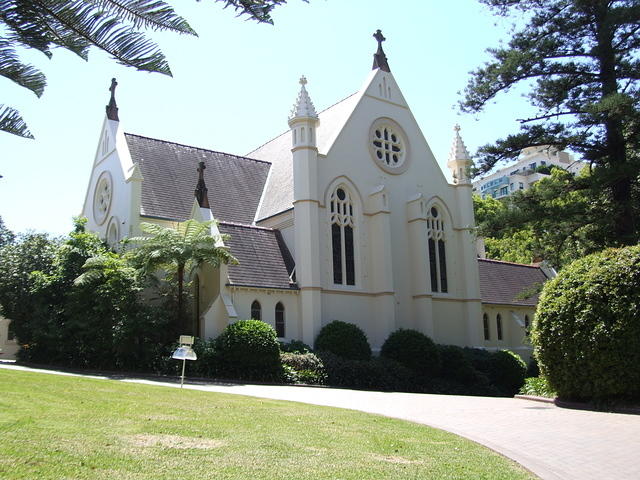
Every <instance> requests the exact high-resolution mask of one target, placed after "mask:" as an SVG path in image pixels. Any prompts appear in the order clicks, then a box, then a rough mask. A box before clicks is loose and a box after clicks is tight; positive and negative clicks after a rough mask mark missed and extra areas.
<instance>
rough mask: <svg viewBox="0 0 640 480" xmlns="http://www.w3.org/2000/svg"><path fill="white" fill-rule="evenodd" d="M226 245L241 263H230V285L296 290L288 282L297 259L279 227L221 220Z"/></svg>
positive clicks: (220, 228)
mask: <svg viewBox="0 0 640 480" xmlns="http://www.w3.org/2000/svg"><path fill="white" fill-rule="evenodd" d="M218 229H219V230H220V233H222V234H227V235H230V238H229V240H226V241H225V244H226V245H227V246H228V247H229V248H230V249H231V253H232V254H233V256H234V257H236V258H237V259H238V262H240V263H239V264H238V265H229V282H230V284H231V285H237V286H249V287H265V288H285V289H295V288H297V286H296V285H295V284H292V283H290V282H289V276H290V275H291V272H293V267H294V261H293V257H292V256H291V253H290V252H289V249H288V248H287V246H286V245H285V243H284V240H283V238H282V234H281V233H280V231H279V230H273V229H270V228H262V227H253V226H250V225H239V224H233V223H226V222H220V224H219V225H218Z"/></svg>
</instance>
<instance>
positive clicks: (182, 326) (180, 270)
mask: <svg viewBox="0 0 640 480" xmlns="http://www.w3.org/2000/svg"><path fill="white" fill-rule="evenodd" d="M183 290H184V265H178V329H179V331H180V332H179V335H182V334H183V333H187V332H185V330H184V329H185V327H186V325H185V321H184V311H183V310H184V308H183V304H184V302H183V298H182V297H183Z"/></svg>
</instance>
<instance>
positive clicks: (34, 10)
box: [0, 0, 51, 58]
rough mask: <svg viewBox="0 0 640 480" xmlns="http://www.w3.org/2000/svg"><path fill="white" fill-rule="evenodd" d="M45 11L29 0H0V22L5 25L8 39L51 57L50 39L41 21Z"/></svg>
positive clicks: (44, 16) (45, 26)
mask: <svg viewBox="0 0 640 480" xmlns="http://www.w3.org/2000/svg"><path fill="white" fill-rule="evenodd" d="M44 18H46V12H44V10H43V9H42V7H41V6H40V5H39V4H38V3H36V2H32V1H29V0H15V1H1V2H0V22H2V23H3V24H4V26H5V27H6V31H5V35H6V38H7V39H8V40H9V41H12V42H15V43H16V44H21V45H24V46H26V47H29V48H33V49H36V50H39V51H41V52H42V53H44V54H45V55H46V56H48V57H49V58H50V57H51V50H50V49H49V47H50V45H51V39H50V37H49V31H48V27H47V25H46V24H45V23H44V22H43V20H44Z"/></svg>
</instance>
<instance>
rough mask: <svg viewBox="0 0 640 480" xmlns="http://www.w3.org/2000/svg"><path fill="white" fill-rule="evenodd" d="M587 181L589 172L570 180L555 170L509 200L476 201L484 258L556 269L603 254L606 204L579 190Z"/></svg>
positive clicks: (567, 174)
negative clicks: (541, 261)
mask: <svg viewBox="0 0 640 480" xmlns="http://www.w3.org/2000/svg"><path fill="white" fill-rule="evenodd" d="M590 181H591V174H590V173H589V171H588V169H585V170H584V171H583V172H582V173H581V174H580V175H577V176H574V175H572V174H571V173H569V172H567V171H566V170H563V169H560V168H554V169H552V171H551V175H550V176H549V177H546V178H543V179H541V180H539V181H538V182H536V183H535V184H533V185H532V186H531V188H530V189H528V190H525V191H518V192H515V193H513V194H512V195H510V196H509V197H507V198H504V199H501V200H495V199H493V198H491V197H488V198H485V199H481V198H480V197H477V196H476V197H474V209H475V212H476V218H477V225H478V233H479V235H481V236H483V237H485V240H484V241H485V247H486V252H487V257H488V258H494V259H497V260H505V261H512V262H520V263H530V262H531V261H533V260H535V259H544V260H546V261H548V262H549V263H550V264H551V265H552V266H553V267H555V268H556V269H560V268H562V267H563V266H564V265H567V264H569V263H571V262H572V261H574V260H576V259H578V258H581V257H583V256H585V255H587V254H589V253H593V252H596V251H598V250H600V249H602V247H603V246H604V245H606V244H607V243H608V240H607V238H606V235H605V234H604V230H605V229H606V228H607V227H606V223H607V222H608V221H609V219H608V217H607V215H608V212H607V206H606V205H607V202H606V201H605V199H604V198H602V195H601V194H598V195H595V194H592V193H590V192H589V191H588V190H586V189H585V188H583V186H584V185H585V184H587V183H588V182H590ZM607 235H608V232H607Z"/></svg>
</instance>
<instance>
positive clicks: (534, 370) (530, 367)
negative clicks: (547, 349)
mask: <svg viewBox="0 0 640 480" xmlns="http://www.w3.org/2000/svg"><path fill="white" fill-rule="evenodd" d="M539 376H540V367H539V366H538V361H537V360H536V357H534V356H532V357H531V358H530V359H529V363H528V364H527V373H525V377H526V378H530V377H539Z"/></svg>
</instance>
